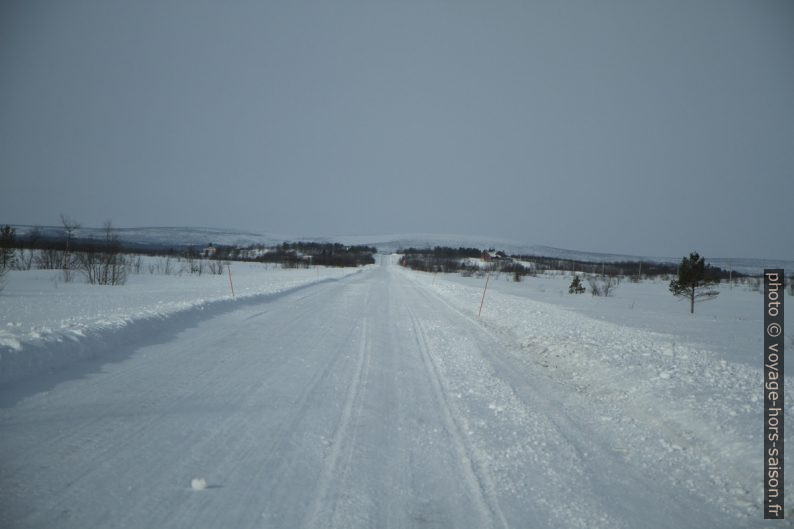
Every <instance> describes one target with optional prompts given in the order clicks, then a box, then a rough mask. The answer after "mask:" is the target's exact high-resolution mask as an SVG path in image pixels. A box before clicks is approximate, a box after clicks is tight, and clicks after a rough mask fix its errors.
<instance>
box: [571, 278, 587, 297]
mask: <svg viewBox="0 0 794 529" xmlns="http://www.w3.org/2000/svg"><path fill="white" fill-rule="evenodd" d="M568 294H584V287H583V286H582V280H581V279H579V276H573V279H572V280H571V284H570V285H569V286H568Z"/></svg>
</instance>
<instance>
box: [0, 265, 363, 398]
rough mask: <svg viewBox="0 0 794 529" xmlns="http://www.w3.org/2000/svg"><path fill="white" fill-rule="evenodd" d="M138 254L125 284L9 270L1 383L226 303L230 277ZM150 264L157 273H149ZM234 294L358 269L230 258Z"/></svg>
mask: <svg viewBox="0 0 794 529" xmlns="http://www.w3.org/2000/svg"><path fill="white" fill-rule="evenodd" d="M168 265H169V267H170V268H171V270H170V271H169V273H168V275H166V274H165V273H164V272H163V269H164V266H165V259H163V258H144V259H143V265H142V267H141V273H139V274H130V275H129V277H128V280H127V282H126V283H125V284H124V285H116V286H109V285H89V284H87V283H85V281H84V280H83V278H82V277H81V275H80V274H75V277H74V279H73V280H72V281H71V282H68V283H65V282H64V281H63V277H62V273H61V272H60V271H59V270H30V271H9V273H8V277H7V279H6V286H5V288H4V289H3V290H2V291H0V382H5V381H9V380H13V379H15V378H20V377H24V376H27V375H29V374H31V373H35V372H37V371H41V370H46V369H52V368H55V367H57V366H59V365H64V364H66V363H68V362H71V361H74V360H75V359H76V358H77V357H80V358H85V357H90V356H94V355H96V354H101V352H102V350H103V349H105V348H107V347H108V345H110V344H113V343H123V342H124V341H125V340H128V339H129V338H130V336H133V337H134V336H135V335H136V334H137V335H140V334H145V333H146V332H147V330H148V329H158V328H161V327H162V326H163V324H162V323H161V320H164V319H167V318H169V317H174V316H177V315H178V316H181V317H182V318H183V319H184V318H190V317H191V314H195V312H196V311H209V310H225V309H228V308H230V307H231V306H233V305H232V292H231V288H230V285H229V276H228V272H227V270H226V269H225V268H224V273H223V274H220V275H212V274H209V273H207V272H204V273H203V274H201V275H200V276H199V275H195V274H189V273H187V272H182V273H180V267H181V263H180V262H178V261H177V260H176V259H171V261H170V262H169V263H168ZM149 266H152V267H155V266H159V271H157V272H155V273H149V272H148V268H149ZM231 269H232V282H233V285H234V294H235V297H236V300H237V301H238V302H240V301H248V302H251V301H252V300H253V301H256V300H258V299H260V298H262V297H265V296H272V295H277V294H278V293H280V292H284V291H286V290H289V289H294V288H297V287H301V286H305V285H309V284H312V283H315V282H317V281H327V280H332V279H338V278H340V277H344V276H346V275H349V274H351V273H356V272H358V271H360V270H354V269H344V268H325V267H315V268H311V269H282V268H280V267H278V266H276V265H273V264H270V265H265V264H258V263H233V264H232V265H231Z"/></svg>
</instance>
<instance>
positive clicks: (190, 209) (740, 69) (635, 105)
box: [0, 0, 794, 259]
mask: <svg viewBox="0 0 794 529" xmlns="http://www.w3.org/2000/svg"><path fill="white" fill-rule="evenodd" d="M0 175H1V178H2V186H1V187H0V222H2V223H13V224H45V225H46V224H57V222H58V215H59V213H61V212H64V213H66V214H68V215H70V216H71V217H74V218H75V219H77V220H79V221H81V222H82V223H83V224H84V225H89V226H99V225H100V224H101V223H102V222H103V221H104V220H105V219H112V220H113V222H114V224H116V225H119V226H129V227H132V226H211V227H230V228H242V229H251V230H257V231H269V232H276V233H290V234H299V235H300V234H303V235H339V234H351V235H353V234H368V233H369V234H373V233H406V232H427V233H453V234H464V235H467V234H468V235H486V236H493V237H500V238H507V239H515V240H517V241H521V242H528V243H534V244H547V245H552V246H558V247H564V248H571V249H579V250H593V251H604V252H616V253H630V254H640V255H670V256H677V255H683V254H684V253H687V252H689V251H690V250H693V249H694V250H699V251H700V252H701V254H704V255H707V256H714V257H716V256H731V257H765V258H783V259H794V234H793V232H792V221H794V213H793V212H792V198H794V2H792V1H790V0H781V1H773V0H747V1H731V0H715V1H706V0H683V1H670V0H664V1H657V2H648V1H642V0H626V1H621V2H618V1H599V2H592V1H581V2H575V1H559V0H550V1H530V0H526V1H480V2H468V1H461V0H455V1H448V2H447V1H399V2H397V1H388V2H378V1H372V0H369V1H361V2H349V1H333V2H319V1H318V2H296V1H289V2H265V1H257V2H254V1H251V2H247V1H226V2H220V1H218V2H201V1H197V0H188V1H167V0H157V1H141V0H136V1H125V2H117V1H111V0H89V1H81V0H70V1H68V2H52V1H31V0H24V1H8V0H2V1H0Z"/></svg>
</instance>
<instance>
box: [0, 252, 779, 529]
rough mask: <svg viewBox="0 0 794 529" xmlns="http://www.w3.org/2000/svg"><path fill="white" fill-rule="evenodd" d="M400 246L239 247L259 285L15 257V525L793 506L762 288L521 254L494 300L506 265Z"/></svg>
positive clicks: (646, 522) (487, 517)
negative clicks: (461, 261)
mask: <svg viewBox="0 0 794 529" xmlns="http://www.w3.org/2000/svg"><path fill="white" fill-rule="evenodd" d="M395 262H396V258H395V257H394V256H391V257H386V256H382V257H381V258H380V259H379V265H374V266H369V267H365V268H362V269H358V270H350V269H347V270H345V269H342V270H336V269H327V270H326V269H319V270H316V269H309V270H281V269H265V268H264V267H261V266H255V265H251V266H246V265H240V264H233V265H232V270H233V274H234V279H235V290H237V291H238V299H237V300H230V299H229V297H230V293H229V291H228V278H227V277H226V276H209V275H203V276H201V277H195V276H182V277H179V276H157V275H152V276H149V275H141V276H132V277H131V278H130V280H129V281H128V283H127V284H126V285H125V286H123V287H96V286H88V285H85V284H81V283H72V284H63V283H60V282H56V281H55V280H54V279H53V277H54V276H53V275H52V274H50V275H48V274H47V273H40V272H32V273H24V274H18V275H17V274H12V276H11V278H10V280H9V284H8V286H7V287H6V290H5V291H4V292H3V294H2V297H0V304H2V307H3V308H2V310H3V311H5V312H3V313H2V315H1V316H0V317H2V318H3V320H2V321H3V322H4V323H3V328H4V331H3V333H4V334H3V339H4V340H5V341H4V344H5V345H4V346H3V347H4V349H3V358H2V359H0V363H3V365H5V363H6V362H8V359H9V358H10V359H12V361H10V362H9V365H10V366H11V368H10V369H9V370H7V372H8V373H10V374H19V373H24V374H27V375H28V377H27V378H26V379H24V380H21V381H18V382H12V383H8V384H5V385H2V384H0V429H1V430H2V431H3V435H2V436H0V453H2V454H3V458H2V464H0V527H27V528H45V527H63V528H84V527H105V528H112V527H177V528H182V527H184V528H194V527H252V528H253V527H258V528H273V529H275V528H285V527H296V528H298V527H302V528H327V527H331V528H340V529H341V528H372V527H379V528H380V527H383V528H387V527H411V528H421V527H442V528H470V529H482V528H508V527H510V528H525V527H531V528H604V529H614V528H625V529H638V528H648V529H659V528H669V529H673V528H675V529H678V528H691V529H701V528H712V527H713V528H736V529H739V528H755V527H772V526H774V527H790V526H791V523H790V521H789V520H790V519H791V518H792V517H794V512H787V514H786V516H787V518H789V520H786V521H784V522H780V521H767V522H765V521H764V520H763V519H762V506H761V502H762V488H761V486H762V482H761V475H762V469H763V467H762V461H761V455H762V437H761V436H762V430H761V426H762V424H761V412H762V407H763V406H762V400H761V398H762V385H761V369H760V367H761V366H760V356H761V352H760V343H761V341H760V340H761V333H760V331H761V323H760V322H761V295H760V293H758V292H754V291H752V290H750V289H748V288H745V287H734V288H733V289H732V290H731V289H727V288H726V289H725V290H724V291H723V292H722V294H721V295H720V296H719V297H718V298H717V299H716V300H713V301H710V302H707V303H703V304H700V305H697V306H696V313H695V315H690V314H689V310H688V306H687V304H686V302H680V301H677V300H676V299H675V298H673V296H672V295H670V294H669V293H668V292H667V290H666V284H664V283H663V282H660V281H647V282H640V283H629V282H625V283H622V284H621V285H620V286H619V287H618V289H617V290H616V292H615V296H614V297H611V298H593V297H592V296H590V295H589V294H584V295H579V296H574V295H569V294H568V293H567V287H568V283H569V282H570V276H563V275H560V276H540V277H536V278H532V277H527V278H524V280H523V281H522V282H520V283H514V282H511V281H507V280H505V278H506V276H505V275H503V276H501V277H499V278H496V277H494V278H492V279H491V281H490V284H489V289H488V292H487V294H486V298H485V304H484V308H483V312H482V317H477V310H478V307H479V304H480V300H481V296H482V287H483V285H484V279H483V278H477V277H470V278H464V277H461V276H457V275H443V274H438V275H433V274H428V273H422V272H415V271H411V270H406V269H403V268H401V267H399V266H396V265H395V264H394V263H395ZM240 297H245V299H240ZM788 299H790V298H787V300H788ZM789 312H791V311H789ZM787 322H788V323H789V324H790V320H787ZM788 340H789V341H788V342H787V345H788V346H789V347H791V346H792V343H791V341H790V340H791V338H788ZM30 353H32V354H31V355H30V356H31V358H34V359H35V362H32V363H29V364H25V363H20V362H19V361H18V360H16V359H19V358H24V357H25V355H28V354H30ZM84 356H90V357H91V358H90V359H87V360H85V361H81V360H80V359H81V358H83V357H84ZM78 357H79V358H78ZM754 359H757V361H756V360H754ZM12 378H13V377H12ZM786 484H787V485H788V486H789V487H790V486H791V484H790V483H789V482H787V483H786Z"/></svg>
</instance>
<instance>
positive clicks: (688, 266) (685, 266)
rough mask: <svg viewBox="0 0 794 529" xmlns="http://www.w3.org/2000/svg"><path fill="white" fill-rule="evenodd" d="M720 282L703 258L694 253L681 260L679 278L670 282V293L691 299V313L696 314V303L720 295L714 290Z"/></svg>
mask: <svg viewBox="0 0 794 529" xmlns="http://www.w3.org/2000/svg"><path fill="white" fill-rule="evenodd" d="M719 282H720V280H719V278H718V277H717V275H716V274H714V273H713V272H712V270H711V266H710V265H708V266H707V265H706V262H705V260H704V258H703V257H701V256H700V255H698V253H697V252H692V253H691V254H689V257H684V258H683V259H681V264H680V265H679V266H678V278H677V279H673V280H672V281H670V292H672V293H673V295H674V296H679V297H683V298H689V312H690V314H694V312H695V301H705V300H709V299H714V298H716V297H717V295H718V294H719V292H718V291H716V290H714V289H713V288H712V286H713V285H715V284H717V283H719Z"/></svg>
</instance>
